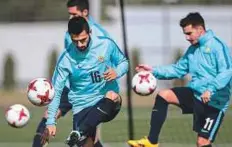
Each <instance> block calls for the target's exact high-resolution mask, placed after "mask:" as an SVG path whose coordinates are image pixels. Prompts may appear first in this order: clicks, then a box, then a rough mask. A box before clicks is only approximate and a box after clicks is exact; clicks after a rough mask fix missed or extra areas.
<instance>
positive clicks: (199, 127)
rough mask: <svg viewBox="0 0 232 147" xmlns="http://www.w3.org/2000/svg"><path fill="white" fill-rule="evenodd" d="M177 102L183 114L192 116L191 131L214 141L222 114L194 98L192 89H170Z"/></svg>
mask: <svg viewBox="0 0 232 147" xmlns="http://www.w3.org/2000/svg"><path fill="white" fill-rule="evenodd" d="M171 90H172V91H173V92H174V93H175V95H176V96H177V98H178V100H179V103H180V105H179V107H180V108H181V109H182V112H183V114H193V130H194V131H195V132H197V133H198V135H199V136H201V137H203V138H206V139H209V140H210V141H211V142H213V141H214V139H215V137H216V134H217V131H218V129H219V127H220V125H221V123H222V120H223V117H224V112H223V111H221V110H219V109H216V108H214V107H211V106H209V105H207V104H204V103H202V102H201V101H200V100H198V99H197V98H195V97H194V93H193V91H192V89H190V88H188V87H177V88H173V89H171Z"/></svg>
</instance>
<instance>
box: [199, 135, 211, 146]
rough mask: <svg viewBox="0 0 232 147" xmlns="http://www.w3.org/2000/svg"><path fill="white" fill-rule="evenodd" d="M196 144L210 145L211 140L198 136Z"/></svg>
mask: <svg viewBox="0 0 232 147" xmlns="http://www.w3.org/2000/svg"><path fill="white" fill-rule="evenodd" d="M197 146H199V147H211V142H210V140H208V139H206V138H203V137H198V139H197Z"/></svg>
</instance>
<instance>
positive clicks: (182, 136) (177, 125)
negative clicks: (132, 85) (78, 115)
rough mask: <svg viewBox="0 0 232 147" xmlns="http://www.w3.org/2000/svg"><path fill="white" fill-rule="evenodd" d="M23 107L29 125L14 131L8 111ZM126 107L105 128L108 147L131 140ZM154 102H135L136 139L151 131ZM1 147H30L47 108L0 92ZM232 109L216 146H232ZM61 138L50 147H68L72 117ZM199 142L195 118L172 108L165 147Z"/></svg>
mask: <svg viewBox="0 0 232 147" xmlns="http://www.w3.org/2000/svg"><path fill="white" fill-rule="evenodd" d="M15 103H23V104H25V105H26V106H27V107H28V108H29V110H30V112H31V120H30V122H29V124H28V125H27V126H26V127H25V128H22V129H14V128H11V127H9V126H8V125H7V123H6V121H5V120H4V110H5V108H6V107H7V106H9V105H10V104H15ZM125 103H126V101H125V100H124V107H123V109H122V111H121V112H120V113H119V115H118V117H117V118H116V119H115V120H113V121H112V122H110V123H106V124H103V125H101V130H102V131H101V138H102V140H103V142H104V143H105V146H106V147H126V146H127V145H126V144H125V142H126V140H127V139H128V128H127V126H128V121H127V109H126V107H125ZM152 103H153V100H152V98H151V97H137V96H134V98H133V106H134V107H133V114H134V128H135V130H134V131H135V138H140V137H143V136H146V135H147V132H148V129H149V120H150V110H151V107H152ZM0 108H1V110H2V111H0V116H1V118H2V119H1V120H0V131H1V132H0V147H15V146H17V147H30V146H31V140H32V138H33V135H34V132H35V129H36V126H37V124H38V122H39V121H40V119H41V116H42V114H43V110H44V108H39V107H35V106H32V105H31V104H30V103H29V102H28V101H27V99H26V97H25V93H23V92H17V93H16V92H11V93H9V92H7V93H6V92H2V91H0ZM231 123H232V109H230V110H229V111H228V112H227V114H226V116H225V120H224V123H223V125H222V128H221V129H220V130H219V134H218V137H217V140H216V142H215V144H216V146H218V147H231V146H232V138H231V133H232V125H231ZM57 128H58V132H57V136H56V137H55V138H54V139H53V140H52V143H51V144H50V145H49V147H64V146H65V145H64V143H63V141H64V140H65V138H66V136H67V135H68V134H69V132H70V130H71V128H72V117H71V113H69V114H68V115H67V116H66V117H64V118H62V119H60V120H59V121H58V125H57ZM195 140H196V136H195V133H194V132H193V131H192V117H191V115H181V111H180V110H179V109H178V108H176V107H170V108H169V114H168V119H167V121H166V123H165V124H164V128H163V130H162V134H161V136H160V142H161V147H184V146H190V147H194V143H195ZM187 144H188V145H187ZM189 144H190V145H189Z"/></svg>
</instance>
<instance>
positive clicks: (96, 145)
mask: <svg viewBox="0 0 232 147" xmlns="http://www.w3.org/2000/svg"><path fill="white" fill-rule="evenodd" d="M94 147H103V145H102V143H101V141H100V140H98V141H97V142H96V143H94Z"/></svg>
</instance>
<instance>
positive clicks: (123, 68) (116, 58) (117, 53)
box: [111, 40, 129, 78]
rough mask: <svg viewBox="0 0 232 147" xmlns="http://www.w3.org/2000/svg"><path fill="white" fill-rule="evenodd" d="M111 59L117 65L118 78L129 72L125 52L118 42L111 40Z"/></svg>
mask: <svg viewBox="0 0 232 147" xmlns="http://www.w3.org/2000/svg"><path fill="white" fill-rule="evenodd" d="M111 48H112V53H111V60H112V63H113V64H114V65H115V71H116V73H117V78H120V77H122V76H123V75H124V74H126V73H127V72H128V66H129V64H128V60H127V59H126V57H125V55H124V54H123V52H122V51H121V50H120V49H119V47H118V46H117V44H116V43H115V42H114V41H112V40H111Z"/></svg>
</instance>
